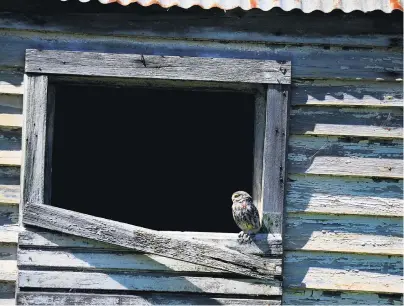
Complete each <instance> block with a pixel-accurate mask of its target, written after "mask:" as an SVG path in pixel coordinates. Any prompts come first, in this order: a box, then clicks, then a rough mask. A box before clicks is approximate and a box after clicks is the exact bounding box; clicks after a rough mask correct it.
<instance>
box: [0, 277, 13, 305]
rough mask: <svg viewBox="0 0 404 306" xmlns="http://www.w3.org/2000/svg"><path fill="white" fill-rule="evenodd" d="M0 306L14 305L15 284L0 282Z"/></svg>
mask: <svg viewBox="0 0 404 306" xmlns="http://www.w3.org/2000/svg"><path fill="white" fill-rule="evenodd" d="M0 304H1V305H15V282H0Z"/></svg>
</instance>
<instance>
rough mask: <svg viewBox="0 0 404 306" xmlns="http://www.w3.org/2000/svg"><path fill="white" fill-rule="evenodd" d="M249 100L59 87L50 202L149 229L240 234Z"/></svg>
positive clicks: (247, 170) (249, 149)
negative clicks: (238, 198)
mask: <svg viewBox="0 0 404 306" xmlns="http://www.w3.org/2000/svg"><path fill="white" fill-rule="evenodd" d="M253 142H254V98H253V96H252V95H247V94H243V93H232V92H207V91H190V90H171V89H170V90H161V89H158V90H157V89H145V88H130V89H128V88H113V87H111V88H108V87H99V86H57V88H56V114H55V132H54V151H53V163H52V205H55V206H58V207H62V208H65V209H70V210H74V211H78V212H82V213H87V214H91V215H95V216H99V217H103V218H108V219H112V220H116V221H121V222H125V223H130V224H134V225H137V226H142V227H147V228H151V229H156V230H177V231H207V232H238V231H239V230H238V228H237V227H236V225H235V224H234V221H233V218H232V214H231V204H232V203H231V194H232V193H233V192H234V191H237V190H245V191H247V192H249V193H251V191H252V190H251V189H252V175H253Z"/></svg>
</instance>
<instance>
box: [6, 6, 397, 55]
mask: <svg viewBox="0 0 404 306" xmlns="http://www.w3.org/2000/svg"><path fill="white" fill-rule="evenodd" d="M14 7H15V4H14ZM25 7H26V6H25ZM46 7H47V9H49V5H47V6H46ZM66 9H68V8H66V7H63V12H59V13H54V14H52V15H50V14H44V12H45V11H44V10H41V12H40V13H35V14H33V13H32V12H31V13H30V14H27V13H25V14H22V13H17V12H14V13H2V14H1V15H0V28H2V29H12V30H21V31H34V32H56V33H60V34H63V33H85V34H86V35H100V34H101V35H108V36H129V37H156V38H160V37H172V38H175V39H192V40H196V39H199V40H220V41H226V42H231V41H240V42H245V41H249V42H259V43H262V42H265V43H277V44H279V43H286V44H308V45H315V44H319V45H326V46H345V47H346V46H360V47H372V48H373V47H390V48H391V47H397V46H398V45H399V44H400V42H402V37H401V35H400V32H399V29H400V28H401V26H400V25H399V24H398V23H397V20H390V19H391V18H390V19H387V18H378V16H375V15H373V16H366V15H365V16H363V15H353V14H345V15H342V16H341V15H340V16H336V15H330V14H323V15H316V16H315V18H313V17H312V15H310V14H301V15H297V14H282V13H279V12H276V11H275V10H270V11H268V12H262V11H261V12H260V11H258V10H257V11H251V10H250V11H246V12H243V14H240V13H237V12H234V14H232V13H231V12H230V11H227V12H226V14H215V13H213V14H202V13H201V12H197V13H195V12H191V11H189V10H188V12H187V14H186V15H183V14H181V13H182V12H178V11H177V12H172V10H171V9H170V11H168V12H166V11H159V12H156V11H153V12H152V13H151V14H147V12H148V11H142V12H133V11H131V13H130V15H128V14H117V13H113V12H109V13H101V14H96V15H92V16H91V18H90V16H88V14H74V13H73V14H72V13H67V12H66ZM4 12H7V9H5V10H4ZM125 12H126V11H125ZM263 13H266V14H263ZM389 16H391V15H389ZM269 20H270V22H269ZM325 23H326V24H327V27H321V26H319V25H323V24H325ZM280 24H282V26H280ZM297 24H298V26H296V25H297ZM341 24H344V26H343V27H341V26H340V25H341ZM263 25H264V26H263ZM365 33H372V34H373V35H366V34H365ZM375 34H378V35H375ZM351 35H352V36H351Z"/></svg>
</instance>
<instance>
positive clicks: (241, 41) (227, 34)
mask: <svg viewBox="0 0 404 306" xmlns="http://www.w3.org/2000/svg"><path fill="white" fill-rule="evenodd" d="M6 2H7V1H6ZM53 2H55V1H53ZM10 5H11V4H10ZM83 5H84V6H86V5H87V4H83ZM75 7H77V6H76V5H75ZM63 8H64V7H63ZM111 8H112V9H111V11H113V10H119V12H121V8H119V9H117V8H116V7H115V6H113V7H111ZM55 10H56V11H57V10H59V8H58V9H55ZM66 10H68V9H66ZM85 10H88V7H86V8H85ZM100 10H103V11H105V7H103V8H101V9H100ZM150 10H151V12H152V13H150V14H143V13H144V12H146V11H145V10H144V9H143V8H142V9H141V14H135V13H134V14H125V15H115V14H108V15H104V14H101V15H97V16H96V15H63V16H62V15H57V16H44V15H41V14H40V13H38V12H34V11H29V10H28V11H24V8H23V7H19V8H15V7H12V6H10V7H8V11H10V13H1V14H0V46H1V48H0V165H1V167H0V304H7V303H8V304H13V303H14V286H15V280H16V275H17V267H16V243H17V234H18V230H19V228H18V226H17V222H18V204H19V200H20V199H19V193H20V185H19V172H20V171H19V169H20V168H19V167H20V158H21V123H22V115H21V113H22V104H23V102H22V101H23V98H22V95H23V71H24V53H25V49H27V48H39V49H61V50H82V51H100V52H117V53H142V52H143V53H146V54H170V55H190V56H222V57H239V58H261V59H264V58H270V59H274V58H275V59H280V60H282V59H291V60H292V67H293V69H292V78H293V89H292V90H293V92H292V109H291V117H290V120H291V122H290V126H291V132H290V135H291V136H290V140H289V169H288V172H289V179H288V193H287V204H286V216H287V217H286V233H285V237H284V241H285V250H286V252H285V254H286V255H285V281H284V284H285V292H284V303H285V304H323V305H331V304H380V305H382V304H402V293H403V292H402V282H403V277H402V273H403V264H402V245H403V244H402V243H403V239H402V230H403V228H402V221H403V220H402V216H403V211H402V204H403V203H402V148H403V147H402V119H403V118H402V106H403V105H402V103H403V91H402V80H401V78H402V48H401V46H402V24H401V23H402V14H401V13H397V12H395V13H393V14H391V15H385V14H382V13H380V12H378V13H372V14H368V15H366V14H362V13H354V14H349V15H345V14H342V13H341V12H337V13H332V14H329V15H325V14H321V13H319V12H317V13H314V14H303V13H300V12H291V13H285V12H282V11H279V10H274V11H271V12H266V13H263V12H258V11H255V10H254V11H250V12H239V11H233V12H228V13H224V12H221V11H219V10H213V11H211V12H206V11H204V12H200V11H199V10H195V9H191V10H189V11H182V10H176V9H173V10H172V11H174V12H171V13H170V12H166V10H156V9H155V8H153V9H151V8H150ZM11 11H13V12H11Z"/></svg>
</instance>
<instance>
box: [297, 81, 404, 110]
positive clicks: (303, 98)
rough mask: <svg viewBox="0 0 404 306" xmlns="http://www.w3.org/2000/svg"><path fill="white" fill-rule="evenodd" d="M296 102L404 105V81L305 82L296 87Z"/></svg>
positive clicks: (373, 105) (343, 104)
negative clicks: (403, 82) (402, 82)
mask: <svg viewBox="0 0 404 306" xmlns="http://www.w3.org/2000/svg"><path fill="white" fill-rule="evenodd" d="M292 105H308V106H309V105H312V106H341V107H346V106H354V107H358V106H364V107H403V88H402V84H401V82H388V83H387V82H386V83H385V82H363V81H356V82H353V81H352V82H347V81H336V80H325V81H321V80H318V81H303V82H299V83H296V84H294V86H293V88H292Z"/></svg>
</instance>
